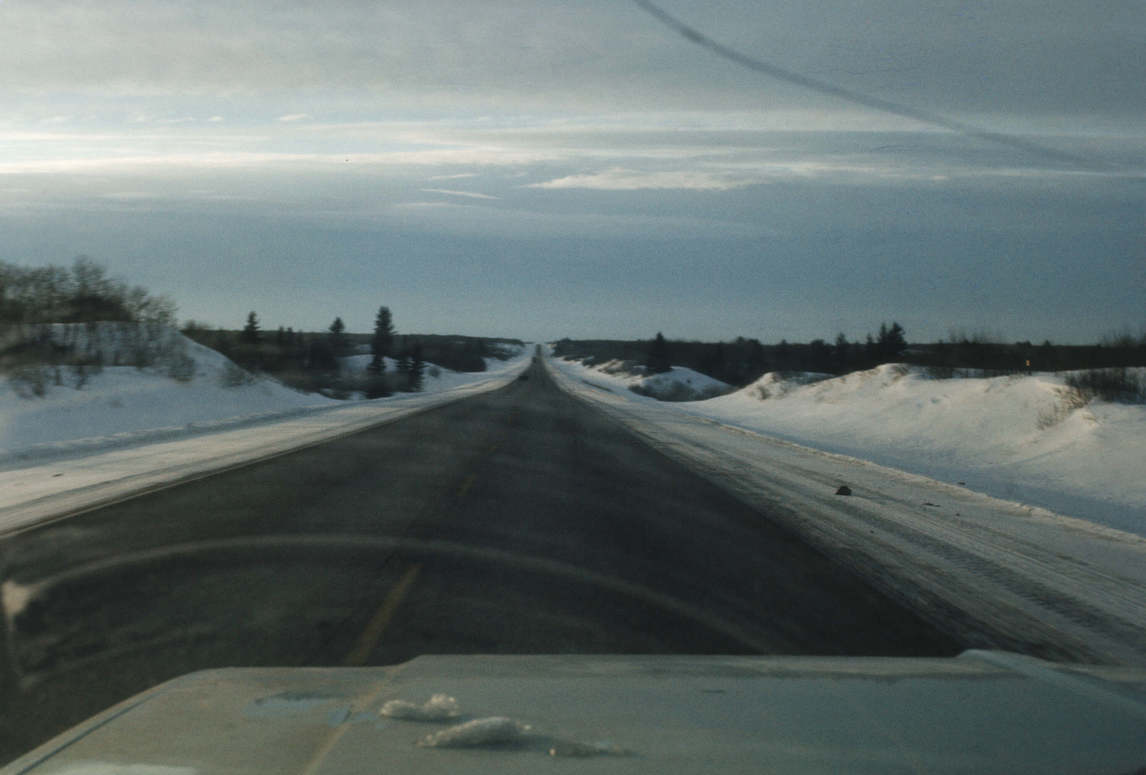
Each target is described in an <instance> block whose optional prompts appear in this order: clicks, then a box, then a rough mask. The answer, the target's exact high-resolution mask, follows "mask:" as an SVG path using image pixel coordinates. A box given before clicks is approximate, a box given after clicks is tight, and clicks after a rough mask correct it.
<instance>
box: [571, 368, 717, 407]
mask: <svg viewBox="0 0 1146 775" xmlns="http://www.w3.org/2000/svg"><path fill="white" fill-rule="evenodd" d="M591 368H592V370H593V371H594V372H595V373H596V375H597V378H598V379H601V380H604V381H606V382H607V383H608V384H610V385H613V386H615V387H618V388H624V389H627V390H631V391H633V392H634V393H638V394H640V395H646V396H651V397H652V398H656V399H659V400H661V401H697V400H700V399H705V398H712V397H713V396H719V395H722V394H723V393H726V392H728V391H729V390H730V389H731V387H730V386H729V385H728V384H726V383H724V382H721V381H720V380H718V379H713V378H712V377H710V376H708V375H707V374H701V373H700V372H699V371H693V370H692V369H689V368H686V367H684V366H673V367H672V368H671V369H670V370H669V371H667V372H664V373H661V374H646V373H645V369H644V367H642V366H639V365H637V364H635V363H633V362H632V361H620V360H611V361H606V362H604V363H601V364H597V365H594V366H592V367H591Z"/></svg>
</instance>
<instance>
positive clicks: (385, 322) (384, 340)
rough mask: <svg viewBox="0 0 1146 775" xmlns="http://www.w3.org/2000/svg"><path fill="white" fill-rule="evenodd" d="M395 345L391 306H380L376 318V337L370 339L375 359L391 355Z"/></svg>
mask: <svg viewBox="0 0 1146 775" xmlns="http://www.w3.org/2000/svg"><path fill="white" fill-rule="evenodd" d="M393 347H394V321H393V319H392V318H391V316H390V308H389V307H379V308H378V314H377V315H376V316H375V318H374V337H373V338H372V339H371V340H370V352H371V353H373V355H374V358H375V359H381V358H383V357H384V356H387V355H390V354H391V350H392V348H393Z"/></svg>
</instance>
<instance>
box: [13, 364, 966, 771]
mask: <svg viewBox="0 0 1146 775" xmlns="http://www.w3.org/2000/svg"><path fill="white" fill-rule="evenodd" d="M526 377H527V378H525V379H522V380H518V381H516V382H514V383H513V384H511V385H510V386H508V387H506V388H503V389H501V390H498V391H495V392H492V393H488V394H485V395H482V396H478V397H474V398H469V399H466V400H463V401H459V402H456V403H453V404H449V405H447V406H444V407H440V408H437V409H434V410H431V411H427V412H424V413H422V414H419V415H416V416H414V417H411V418H408V419H405V420H402V421H401V422H397V423H394V424H390V425H387V426H385V427H380V428H376V429H373V430H368V431H364V432H361V433H357V434H355V435H353V436H349V437H346V438H343V439H339V440H337V441H334V442H331V443H328V444H324V445H321V446H316V447H311V448H308V449H304V450H300V451H297V452H294V453H290V454H287V455H283V456H279V457H277V458H274V459H271V460H267V461H263V462H260V463H256V464H253V465H250V466H248V467H245V468H241V469H236V470H231V471H228V472H226V473H224V474H220V475H217V476H214V477H210V478H207V479H203V480H199V481H196V482H191V483H188V484H183V485H180V486H177V487H171V488H168V489H166V490H162V491H158V492H153V493H150V494H147V495H144V496H141V497H138V498H135V499H132V500H128V501H124V502H122V503H119V504H116V505H114V506H109V507H105V508H102V509H99V510H96V511H91V512H88V513H84V514H81V515H77V516H74V517H72V518H69V519H65V520H60V521H56V522H53V523H50V524H45V525H43V526H41V527H38V528H35V529H32V530H28V531H25V532H23V533H20V534H18V535H12V536H9V537H7V538H5V539H4V540H3V542H2V545H0V551H2V562H3V568H4V578H5V586H4V603H5V610H6V612H7V616H6V617H5V627H6V632H5V641H6V646H7V647H6V649H5V654H4V657H5V665H4V671H3V678H0V689H3V692H2V696H3V702H4V706H3V707H2V708H0V741H3V742H2V743H0V761H7V760H8V759H10V758H12V757H13V756H15V755H17V754H19V753H22V752H23V751H24V750H25V749H27V748H29V747H30V746H31V745H34V744H35V743H37V742H39V741H40V740H42V739H44V738H46V737H47V736H50V735H51V734H53V733H55V732H57V731H59V730H61V729H62V728H66V726H68V725H70V724H71V723H74V722H76V721H78V720H80V719H82V718H85V717H87V716H88V715H91V714H92V713H94V712H96V711H98V710H100V709H102V708H103V707H106V706H107V705H109V704H111V703H112V702H115V701H117V700H118V699H121V698H122V697H124V696H127V695H129V694H132V693H134V692H136V691H139V690H141V689H143V688H146V687H148V686H150V685H153V684H155V683H158V682H160V681H162V680H166V679H167V678H170V677H172V676H175V675H179V674H181V673H185V672H189V671H192V670H196V669H201V668H207V667H217V666H226V665H373V664H388V663H393V662H399V661H403V660H405V659H408V658H410V657H413V656H415V655H418V654H427V653H690V654H703V653H772V654H850V655H948V654H954V653H957V652H958V651H960V650H961V645H962V644H960V643H958V642H956V641H955V640H954V639H952V638H951V637H949V636H947V635H944V634H943V633H940V632H938V631H936V630H934V629H933V628H932V627H931V626H930V625H928V624H926V623H924V622H923V621H921V620H920V619H919V618H918V617H917V616H916V615H914V614H913V613H912V612H910V611H908V610H906V609H905V608H903V607H902V606H900V605H899V604H896V603H893V602H891V601H890V600H888V599H887V598H885V597H883V596H881V595H880V594H878V593H877V592H875V591H874V590H873V589H872V588H871V587H869V586H868V585H867V584H866V583H865V582H863V581H861V580H860V578H859V577H858V576H857V575H855V574H854V573H853V572H851V571H849V570H847V569H846V568H845V567H844V565H843V564H840V563H837V562H835V561H834V560H832V559H831V558H829V557H827V556H825V555H823V554H821V553H819V552H818V551H816V550H814V549H811V548H809V547H808V546H806V545H804V544H803V543H801V542H800V541H799V540H798V539H797V538H796V537H794V536H793V535H792V534H791V533H789V532H787V531H786V530H785V529H784V528H782V527H781V526H779V525H778V524H777V523H776V522H774V521H773V520H771V519H770V518H769V515H768V514H767V513H761V512H760V511H757V510H753V509H752V508H750V507H748V506H746V505H744V504H743V503H742V502H741V501H739V500H737V499H735V498H734V497H732V496H731V495H729V494H727V493H725V492H724V491H722V490H721V489H719V488H718V487H717V486H715V485H714V484H711V483H709V482H707V481H705V480H703V479H701V478H699V477H697V476H695V475H694V474H692V473H691V472H690V471H689V470H687V469H686V468H684V467H682V465H681V464H680V463H677V462H674V461H673V460H670V459H669V458H668V457H665V456H664V455H662V454H660V453H658V452H657V451H655V450H653V449H652V448H650V447H649V446H647V445H646V444H645V443H644V442H642V441H640V440H639V439H638V438H636V437H635V436H634V435H632V434H631V433H630V432H629V431H627V430H625V429H624V428H622V427H621V426H620V425H618V424H616V423H615V422H613V421H611V420H609V419H608V418H606V417H605V416H604V415H602V414H600V413H599V412H598V411H597V410H595V409H593V408H591V407H588V406H586V405H584V404H582V403H581V402H579V401H578V400H576V399H574V398H572V397H570V396H568V395H567V394H565V393H563V392H562V391H561V390H560V389H558V388H557V387H556V386H555V385H554V383H553V382H552V380H551V379H550V377H549V376H548V375H547V373H546V371H545V370H544V368H543V367H542V366H541V365H540V364H534V365H533V366H531V367H530V370H529V372H527V375H526Z"/></svg>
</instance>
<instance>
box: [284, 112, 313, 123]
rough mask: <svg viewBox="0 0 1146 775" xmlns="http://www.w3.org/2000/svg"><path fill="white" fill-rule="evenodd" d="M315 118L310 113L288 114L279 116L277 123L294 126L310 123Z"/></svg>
mask: <svg viewBox="0 0 1146 775" xmlns="http://www.w3.org/2000/svg"><path fill="white" fill-rule="evenodd" d="M313 118H314V116H312V115H310V114H309V113H287V114H286V115H285V116H279V117H278V118H276V119H275V121H281V122H282V123H284V124H293V123H296V122H298V121H310V120H311V119H313Z"/></svg>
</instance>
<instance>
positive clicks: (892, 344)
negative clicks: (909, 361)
mask: <svg viewBox="0 0 1146 775" xmlns="http://www.w3.org/2000/svg"><path fill="white" fill-rule="evenodd" d="M876 347H877V348H878V349H879V357H880V359H881V360H883V361H884V362H885V363H886V362H888V361H894V360H895V359H897V358H898V357H899V355H900V353H902V352H903V351H904V350H906V349H907V340H906V339H905V338H904V330H903V326H901V325H899V323H896V322H895V321H892V323H891V328H888V327H887V324H886V323H881V324H880V326H879V339H878V340H877V341H876Z"/></svg>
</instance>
